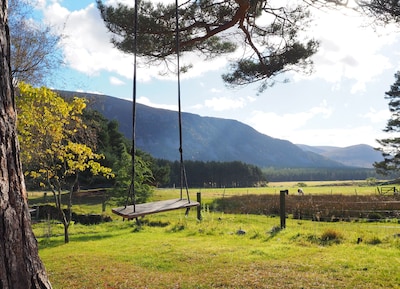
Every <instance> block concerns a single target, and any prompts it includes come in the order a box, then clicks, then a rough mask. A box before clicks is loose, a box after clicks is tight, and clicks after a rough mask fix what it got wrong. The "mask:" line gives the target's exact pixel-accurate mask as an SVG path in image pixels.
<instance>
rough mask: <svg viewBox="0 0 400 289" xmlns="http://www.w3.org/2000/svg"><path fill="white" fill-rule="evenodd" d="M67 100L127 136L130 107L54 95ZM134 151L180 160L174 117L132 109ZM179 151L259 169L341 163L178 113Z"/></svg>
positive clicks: (236, 126)
mask: <svg viewBox="0 0 400 289" xmlns="http://www.w3.org/2000/svg"><path fill="white" fill-rule="evenodd" d="M59 93H60V94H61V95H64V96H66V97H68V96H72V95H77V96H80V97H85V98H87V99H88V100H89V107H91V108H93V109H96V110H98V111H100V112H101V113H103V115H104V116H105V117H106V118H108V119H110V120H111V119H115V120H117V121H118V122H119V124H120V131H121V132H122V133H123V134H124V135H125V136H126V137H127V138H129V139H131V136H132V102H131V101H127V100H122V99H118V98H115V97H110V96H106V95H96V94H88V93H76V92H66V91H59ZM136 119H137V122H136V145H137V147H138V148H140V149H142V150H144V151H146V152H148V153H150V154H151V155H153V156H154V157H156V158H161V159H168V160H178V159H179V152H178V148H179V135H178V133H179V131H178V113H177V112H176V111H170V110H165V109H156V108H152V107H148V106H145V105H141V104H137V106H136ZM182 122H183V151H184V158H185V159H186V160H199V161H221V162H222V161H242V162H245V163H249V164H254V165H257V166H260V167H292V168H318V167H324V168H334V167H335V168H337V167H344V165H343V164H342V163H339V162H336V161H332V160H330V159H329V158H327V157H325V156H322V155H319V154H317V153H314V152H311V151H304V150H303V149H301V148H299V147H298V146H296V145H294V144H292V143H291V142H289V141H286V140H281V139H275V138H272V137H270V136H267V135H264V134H261V133H259V132H257V131H256V130H255V129H253V128H251V127H250V126H248V125H245V124H243V123H241V122H238V121H236V120H229V119H220V118H214V117H201V116H199V115H196V114H191V113H183V114H182Z"/></svg>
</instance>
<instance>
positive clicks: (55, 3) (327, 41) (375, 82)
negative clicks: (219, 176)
mask: <svg viewBox="0 0 400 289" xmlns="http://www.w3.org/2000/svg"><path fill="white" fill-rule="evenodd" d="M36 1H37V11H38V14H40V15H41V17H40V18H41V20H42V21H44V22H46V23H47V24H50V25H51V27H52V28H53V29H55V30H56V31H59V32H61V33H62V34H63V39H62V41H61V43H60V45H61V46H60V48H61V51H62V54H63V58H64V65H63V66H62V67H60V69H59V71H58V72H57V74H56V75H57V77H56V78H57V79H56V80H55V81H53V82H52V84H51V87H52V88H55V89H64V90H71V91H80V92H81V91H83V92H91V93H100V94H106V95H110V96H114V97H118V98H123V99H128V100H132V94H133V93H132V78H133V56H132V55H126V54H123V53H122V52H120V51H118V50H117V49H116V48H114V47H113V46H112V44H111V43H110V37H111V35H110V34H109V33H108V32H107V29H106V28H105V26H104V24H103V22H102V20H101V18H100V15H99V12H98V10H97V8H96V3H95V1H94V0H92V1H89V0H79V1H78V0H36ZM116 1H117V0H107V1H105V3H115V2H116ZM120 2H125V3H128V4H129V5H132V4H133V2H134V1H133V0H130V1H128V0H120ZM347 14H348V15H344V14H343V11H337V12H335V11H329V12H326V11H325V12H321V11H318V12H316V14H315V17H316V20H315V22H314V23H313V25H312V26H311V27H310V28H309V29H308V31H305V32H304V33H307V34H308V33H309V34H308V35H312V37H313V38H314V39H316V40H319V41H320V48H319V51H318V53H316V54H315V55H314V56H313V57H312V59H313V62H314V67H313V73H312V74H310V75H304V74H299V73H295V72H288V73H286V74H284V75H283V76H281V77H279V78H278V79H277V82H276V84H275V85H274V86H272V87H269V88H267V89H266V90H265V91H264V92H263V93H261V94H260V93H258V90H257V89H258V85H257V84H255V85H249V86H246V87H240V88H235V89H232V88H228V87H226V85H225V84H224V82H223V81H222V78H221V75H222V74H223V73H226V72H227V71H228V65H229V59H230V57H231V56H229V57H227V56H222V57H219V58H217V59H213V60H212V61H204V60H200V59H196V58H193V57H183V58H182V60H181V63H183V64H188V63H191V64H193V68H192V69H191V70H189V72H188V73H185V74H181V104H182V110H183V111H184V112H189V113H194V114H198V115H201V116H211V117H218V118H225V119H235V120H238V121H240V122H242V123H245V124H247V125H249V126H251V127H253V128H254V129H256V130H257V131H259V132H260V133H263V134H266V135H268V136H271V137H274V138H278V139H285V140H288V141H290V142H292V143H295V144H306V145H311V146H338V147H346V146H351V145H357V144H368V145H371V146H373V147H378V146H379V145H378V143H377V142H376V139H382V138H386V137H388V136H389V135H388V134H387V133H384V132H383V131H382V130H383V129H384V128H385V126H386V122H387V120H388V119H389V117H390V113H389V109H388V101H387V100H386V99H385V92H386V91H389V90H390V86H391V85H392V84H393V83H394V81H395V78H394V74H395V73H396V71H399V70H400V49H399V47H400V26H399V27H390V26H389V27H385V28H381V29H378V30H377V29H375V30H374V29H373V27H371V26H370V25H368V23H367V22H368V21H366V19H365V18H361V17H359V16H356V15H353V14H351V13H349V12H347ZM160 69H161V68H160V67H158V66H157V67H139V68H138V73H137V100H138V102H139V103H142V104H145V105H149V106H152V107H158V108H166V109H173V110H177V85H178V84H177V79H176V76H175V75H167V76H166V75H165V74H163V73H162V72H164V71H163V70H162V69H161V70H160ZM284 79H288V80H289V82H287V83H286V82H285V83H284V81H283V80H284ZM183 125H184V123H183Z"/></svg>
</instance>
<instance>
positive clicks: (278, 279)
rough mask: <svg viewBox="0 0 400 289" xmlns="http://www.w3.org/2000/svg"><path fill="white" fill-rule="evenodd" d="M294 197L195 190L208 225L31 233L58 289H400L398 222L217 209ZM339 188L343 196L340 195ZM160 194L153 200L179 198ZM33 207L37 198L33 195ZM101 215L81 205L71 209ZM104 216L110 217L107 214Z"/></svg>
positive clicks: (45, 227) (192, 218) (167, 216)
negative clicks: (222, 203) (236, 201)
mask: <svg viewBox="0 0 400 289" xmlns="http://www.w3.org/2000/svg"><path fill="white" fill-rule="evenodd" d="M287 188H288V189H289V192H290V191H293V192H295V190H297V184H296V183H294V184H289V183H285V184H276V185H275V186H272V185H270V186H269V187H268V188H251V189H250V188H249V189H202V190H195V189H193V190H190V191H191V197H192V198H195V197H196V196H195V193H196V192H197V191H201V193H202V201H203V206H202V220H201V221H198V220H197V219H196V212H195V210H192V211H191V212H190V214H189V216H187V217H186V216H185V215H184V211H172V212H166V213H161V214H156V215H149V216H146V217H145V218H143V219H141V225H140V226H139V225H138V224H137V223H136V222H135V221H123V220H122V219H121V218H119V217H118V216H115V215H114V216H112V218H113V221H112V222H109V223H101V224H97V225H90V226H85V225H81V224H73V225H72V227H71V229H70V243H69V244H64V243H63V227H62V225H61V224H59V223H57V222H54V221H43V222H38V223H35V224H34V225H33V228H34V232H35V235H36V237H37V239H38V242H39V248H40V249H39V253H40V256H41V258H42V260H43V262H44V264H45V266H46V268H47V271H48V273H49V275H50V280H51V282H52V284H53V287H54V288H56V289H58V288H90V289H94V288H114V289H116V288H125V289H127V288H399V284H400V272H399V268H400V224H399V220H398V219H396V218H392V219H385V220H380V221H379V222H367V221H365V222H364V221H357V222H355V221H350V222H316V221H311V220H299V219H293V218H291V217H289V218H288V219H287V221H286V228H285V229H283V230H281V229H280V228H279V224H280V223H279V222H280V220H279V218H278V217H271V216H265V215H254V214H226V213H223V212H218V211H213V210H212V209H211V208H210V204H211V202H212V201H213V200H215V199H217V198H226V197H230V196H237V195H247V194H248V195H253V194H272V195H273V194H278V193H279V191H280V190H281V189H287ZM336 190H337V191H336ZM304 191H305V193H306V194H310V193H311V192H312V193H313V194H317V193H321V194H336V193H338V194H339V193H342V194H348V195H351V194H355V192H356V193H357V194H371V195H373V194H375V188H374V187H367V186H360V185H359V184H350V185H349V184H347V185H345V186H342V185H340V184H339V185H336V184H334V185H332V186H326V185H325V184H314V183H313V184H309V183H307V187H305V188H304ZM178 194H179V192H178V191H177V190H157V191H156V192H155V194H154V199H163V198H171V197H173V198H174V197H177V195H178ZM30 197H31V199H32V200H35V199H37V198H41V197H40V194H33V193H32V194H30ZM75 207H76V209H77V210H80V211H85V212H88V213H100V212H101V210H102V207H101V204H96V202H90V203H89V204H87V203H86V202H85V201H84V200H80V202H78V203H77V204H76V206H74V209H75ZM105 214H111V213H110V206H107V208H106V212H105Z"/></svg>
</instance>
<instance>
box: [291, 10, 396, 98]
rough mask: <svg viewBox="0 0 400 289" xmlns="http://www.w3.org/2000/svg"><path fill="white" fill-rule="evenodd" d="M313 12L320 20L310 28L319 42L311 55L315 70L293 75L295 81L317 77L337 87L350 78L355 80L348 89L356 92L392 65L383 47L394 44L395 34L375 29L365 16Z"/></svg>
mask: <svg viewBox="0 0 400 289" xmlns="http://www.w3.org/2000/svg"><path fill="white" fill-rule="evenodd" d="M316 15H317V18H318V17H319V20H318V22H316V25H315V26H313V27H312V28H310V31H309V33H310V34H311V35H312V36H313V37H314V38H315V39H317V40H319V41H320V48H319V51H318V52H317V53H316V54H315V55H314V56H313V60H314V73H313V74H312V75H311V76H304V75H297V74H296V75H295V79H296V80H301V79H304V78H311V79H318V78H320V79H324V80H326V81H328V82H331V83H332V84H333V86H334V87H338V86H340V82H341V81H342V80H344V79H350V80H352V81H353V82H354V84H353V86H352V88H351V92H352V93H356V92H359V91H364V90H365V85H366V83H368V82H370V81H374V80H376V78H377V77H378V76H379V75H381V74H382V73H383V71H385V70H387V69H389V68H392V66H393V65H392V63H391V62H390V59H388V58H387V57H385V56H383V55H382V50H383V48H385V47H387V46H389V45H391V44H393V43H394V42H395V40H396V38H397V39H398V34H396V33H388V32H386V33H382V31H380V32H379V31H378V32H377V31H374V29H373V28H372V27H371V26H366V23H365V18H362V17H360V16H357V15H353V14H351V13H348V15H344V14H342V12H340V11H338V12H335V11H329V12H321V11H318V12H316ZM385 29H390V28H385Z"/></svg>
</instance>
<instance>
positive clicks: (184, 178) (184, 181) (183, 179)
mask: <svg viewBox="0 0 400 289" xmlns="http://www.w3.org/2000/svg"><path fill="white" fill-rule="evenodd" d="M138 2H139V0H135V10H134V44H133V51H134V54H133V55H134V56H133V89H132V90H133V91H132V95H133V96H132V180H131V184H130V186H129V190H128V197H127V199H126V203H125V208H126V207H127V205H128V202H129V198H131V201H132V204H133V212H136V193H135V152H136V146H135V139H136V95H137V80H136V75H137V39H138V37H137V34H138V10H139V7H138ZM175 14H176V15H175V40H176V43H175V45H176V59H177V70H178V71H177V78H178V79H177V90H178V122H179V154H180V172H181V176H180V182H181V185H180V199H183V187H185V188H186V196H187V200H188V202H189V203H190V196H189V189H188V183H187V176H186V170H185V166H184V161H183V148H182V147H183V137H182V108H181V77H180V57H179V51H180V45H179V11H178V0H175ZM187 213H188V210H187V211H186V214H187Z"/></svg>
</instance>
